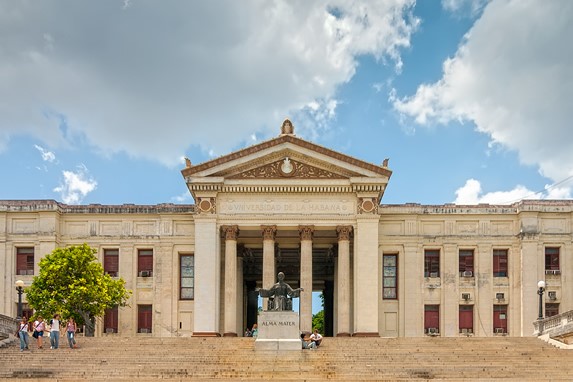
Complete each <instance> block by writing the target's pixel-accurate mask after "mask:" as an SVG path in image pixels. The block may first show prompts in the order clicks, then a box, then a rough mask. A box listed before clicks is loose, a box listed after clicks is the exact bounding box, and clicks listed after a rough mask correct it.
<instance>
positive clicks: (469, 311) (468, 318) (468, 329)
mask: <svg viewBox="0 0 573 382" xmlns="http://www.w3.org/2000/svg"><path fill="white" fill-rule="evenodd" d="M473 332H474V306H473V305H460V333H464V334H470V333H473Z"/></svg>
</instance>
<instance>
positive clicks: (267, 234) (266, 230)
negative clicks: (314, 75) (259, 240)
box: [261, 225, 277, 240]
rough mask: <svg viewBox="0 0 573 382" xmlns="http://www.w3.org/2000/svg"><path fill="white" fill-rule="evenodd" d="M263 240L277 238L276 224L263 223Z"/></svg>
mask: <svg viewBox="0 0 573 382" xmlns="http://www.w3.org/2000/svg"><path fill="white" fill-rule="evenodd" d="M261 230H262V233H263V240H275V238H276V235H277V226H276V225H262V226H261Z"/></svg>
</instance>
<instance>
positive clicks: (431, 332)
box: [428, 328, 439, 336]
mask: <svg viewBox="0 0 573 382" xmlns="http://www.w3.org/2000/svg"><path fill="white" fill-rule="evenodd" d="M438 333H439V330H438V328H428V334H429V335H431V336H437V335H438Z"/></svg>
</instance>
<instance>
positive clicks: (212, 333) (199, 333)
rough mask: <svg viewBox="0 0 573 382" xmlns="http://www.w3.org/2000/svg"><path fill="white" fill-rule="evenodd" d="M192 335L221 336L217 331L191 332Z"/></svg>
mask: <svg viewBox="0 0 573 382" xmlns="http://www.w3.org/2000/svg"><path fill="white" fill-rule="evenodd" d="M192 337H221V334H220V333H217V332H193V335H192Z"/></svg>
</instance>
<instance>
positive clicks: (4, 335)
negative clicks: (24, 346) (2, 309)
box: [0, 314, 18, 347]
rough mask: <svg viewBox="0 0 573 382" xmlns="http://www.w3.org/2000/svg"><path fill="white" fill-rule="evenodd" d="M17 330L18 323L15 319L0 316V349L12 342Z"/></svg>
mask: <svg viewBox="0 0 573 382" xmlns="http://www.w3.org/2000/svg"><path fill="white" fill-rule="evenodd" d="M17 328H18V321H17V320H16V319H15V318H12V317H8V316H4V315H2V314H0V347H2V346H4V345H6V344H8V343H10V342H12V341H13V340H14V336H13V334H14V332H15V331H16V329H17Z"/></svg>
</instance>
